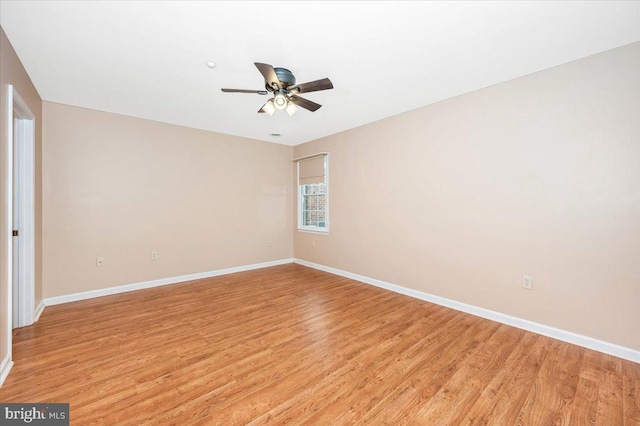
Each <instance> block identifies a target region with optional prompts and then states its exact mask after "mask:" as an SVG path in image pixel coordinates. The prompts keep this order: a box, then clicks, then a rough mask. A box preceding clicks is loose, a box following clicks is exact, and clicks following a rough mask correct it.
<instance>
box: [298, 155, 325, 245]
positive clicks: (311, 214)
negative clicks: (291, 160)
mask: <svg viewBox="0 0 640 426" xmlns="http://www.w3.org/2000/svg"><path fill="white" fill-rule="evenodd" d="M297 164H298V230H300V231H311V232H323V233H327V232H329V202H328V201H329V179H328V173H327V172H328V166H329V155H328V154H320V155H317V156H313V157H308V158H305V159H301V160H299V161H298V163H297Z"/></svg>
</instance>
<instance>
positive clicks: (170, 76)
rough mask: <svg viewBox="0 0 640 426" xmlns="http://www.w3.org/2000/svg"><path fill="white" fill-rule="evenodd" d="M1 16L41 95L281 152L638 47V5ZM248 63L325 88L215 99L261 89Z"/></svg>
mask: <svg viewBox="0 0 640 426" xmlns="http://www.w3.org/2000/svg"><path fill="white" fill-rule="evenodd" d="M0 18H1V19H0V23H1V25H2V27H3V29H4V30H5V32H6V33H7V36H8V37H9V39H10V41H11V43H12V44H13V46H14V48H15V49H16V51H17V53H18V56H19V57H20V59H21V60H22V62H23V64H24V66H25V68H26V70H27V72H28V73H29V75H30V76H31V79H32V80H33V83H34V84H35V86H36V88H37V90H38V92H39V93H40V95H41V96H42V98H43V99H44V100H47V101H52V102H60V103H64V104H69V105H76V106H81V107H86V108H93V109H97V110H101V111H109V112H114V113H119V114H125V115H129V116H134V117H141V118H148V119H152V120H157V121H163V122H167V123H174V124H179V125H183V126H189V127H195V128H199V129H206V130H213V131H216V132H222V133H227V134H232V135H239V136H245V137H249V138H254V139H260V140H266V141H271V142H278V143H284V144H289V145H297V144H299V143H303V142H306V141H309V140H313V139H317V138H320V137H323V136H327V135H330V134H333V133H337V132H340V131H343V130H346V129H349V128H353V127H356V126H360V125H362V124H366V123H369V122H372V121H375V120H379V119H381V118H384V117H388V116H391V115H395V114H399V113H402V112H405V111H408V110H412V109H415V108H418V107H421V106H424V105H428V104H431V103H434V102H438V101H440V100H443V99H447V98H450V97H453V96H457V95H460V94H463V93H467V92H470V91H473V90H477V89H480V88H483V87H487V86H490V85H492V84H496V83H499V82H502V81H506V80H510V79H513V78H516V77H519V76H522V75H526V74H530V73H532V72H536V71H539V70H543V69H546V68H549V67H552V66H555V65H559V64H562V63H566V62H569V61H572V60H575V59H578V58H581V57H584V56H588V55H592V54H595V53H598V52H602V51H605V50H609V49H612V48H615V47H618V46H622V45H625V44H628V43H632V42H635V41H638V40H640V2H639V1H568V2H525V1H513V2H417V1H411V2H398V1H393V2H364V1H356V2H337V1H335V2H309V1H305V2H289V1H286V2H204V1H196V2H187V1H179V2H169V1H140V2H133V1H129V2H124V1H123V2H120V1H118V2H115V1H82V2H81V1H51V0H47V1H6V0H2V1H1V2H0ZM209 60H212V61H215V62H216V63H217V64H218V65H217V67H216V68H215V69H213V70H212V69H209V68H208V67H207V66H206V64H205V63H206V61H209ZM254 62H265V63H269V64H272V65H274V66H280V67H285V68H289V69H290V70H291V71H292V72H293V73H294V74H295V76H296V78H297V80H298V83H301V82H306V81H310V80H316V79H320V78H324V77H329V78H330V79H331V81H332V82H333V84H334V86H335V89H333V90H328V91H324V92H315V93H308V94H305V95H303V96H305V97H307V98H308V99H310V100H313V101H315V102H318V103H320V104H322V105H323V107H322V108H321V109H320V110H318V111H317V112H315V113H311V112H309V111H306V110H302V109H300V110H299V111H298V113H297V114H296V115H294V116H292V117H289V116H287V114H286V113H284V112H283V111H278V112H276V114H274V115H273V116H272V117H270V116H268V115H266V114H257V113H256V111H257V110H258V109H259V108H260V107H261V106H262V104H263V103H264V102H265V101H266V99H267V98H266V97H265V96H260V95H253V94H228V93H222V92H220V88H222V87H228V88H240V89H256V90H258V89H263V87H264V82H263V79H262V76H261V75H260V74H259V72H258V70H257V69H256V68H255V67H254V65H253V63H254ZM272 132H277V133H281V134H282V136H281V137H280V138H275V137H272V136H269V134H270V133H272Z"/></svg>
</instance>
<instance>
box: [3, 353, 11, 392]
mask: <svg viewBox="0 0 640 426" xmlns="http://www.w3.org/2000/svg"><path fill="white" fill-rule="evenodd" d="M11 367H13V361H12V360H11V355H10V354H7V356H5V357H4V359H3V360H2V363H1V364H0V387H2V384H3V383H4V381H5V379H6V378H7V376H8V375H9V371H11Z"/></svg>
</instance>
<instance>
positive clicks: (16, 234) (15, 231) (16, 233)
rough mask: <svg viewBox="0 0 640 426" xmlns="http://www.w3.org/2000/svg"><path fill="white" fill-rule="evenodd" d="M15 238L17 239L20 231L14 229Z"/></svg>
mask: <svg viewBox="0 0 640 426" xmlns="http://www.w3.org/2000/svg"><path fill="white" fill-rule="evenodd" d="M13 236H14V237H17V236H18V230H17V229H14V230H13Z"/></svg>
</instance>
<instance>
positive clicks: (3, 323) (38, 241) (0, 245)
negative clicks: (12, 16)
mask: <svg viewBox="0 0 640 426" xmlns="http://www.w3.org/2000/svg"><path fill="white" fill-rule="evenodd" d="M7 85H12V86H13V88H14V90H15V91H17V92H18V94H19V95H20V97H21V98H22V99H23V100H24V101H25V102H26V104H27V105H28V106H29V109H30V110H31V112H33V114H34V115H35V117H36V119H35V222H36V224H35V256H36V259H35V261H36V263H35V269H36V270H35V296H36V305H35V306H38V304H39V303H40V301H41V300H42V226H41V224H42V100H41V99H40V95H39V94H38V92H37V91H36V89H35V87H34V86H33V84H32V83H31V79H30V78H29V76H28V75H27V73H26V71H25V70H24V68H23V66H22V63H21V62H20V59H19V58H18V56H17V55H16V52H15V51H14V50H13V47H12V46H11V43H10V42H9V40H8V39H7V36H6V35H5V33H4V30H2V28H0V89H1V91H2V102H1V104H2V105H0V122H1V123H2V130H1V131H0V138H1V140H0V163H1V164H2V173H1V174H0V198H1V199H2V208H1V209H0V224H2V226H0V259H1V260H0V271H1V272H0V295H2V298H1V300H0V361H2V360H3V359H4V358H5V356H6V355H7V354H8V351H9V348H8V345H7V342H8V337H9V336H8V334H9V333H10V332H11V318H10V317H9V312H8V308H9V306H10V303H11V301H10V300H9V298H8V297H7V296H8V286H9V283H8V282H7V280H6V271H7V269H8V267H9V265H7V253H6V250H5V248H6V247H7V246H8V244H9V240H10V238H11V237H10V236H9V232H8V231H9V229H7V228H6V227H5V226H4V224H6V223H8V218H9V216H8V215H9V212H8V210H7V203H6V200H7V194H6V191H5V189H6V186H7V185H8V182H9V179H10V176H9V175H8V174H7V172H8V170H7V167H6V165H7V161H9V159H8V157H7V154H8V152H7V148H8V146H9V143H10V141H9V140H8V139H7V129H8V125H9V123H8V122H7V121H6V117H8V114H9V113H10V112H9V111H6V109H5V99H6V98H5V96H6V93H7Z"/></svg>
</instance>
